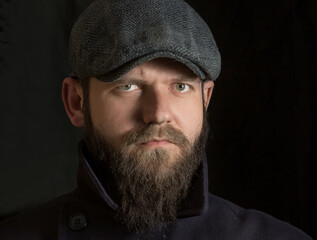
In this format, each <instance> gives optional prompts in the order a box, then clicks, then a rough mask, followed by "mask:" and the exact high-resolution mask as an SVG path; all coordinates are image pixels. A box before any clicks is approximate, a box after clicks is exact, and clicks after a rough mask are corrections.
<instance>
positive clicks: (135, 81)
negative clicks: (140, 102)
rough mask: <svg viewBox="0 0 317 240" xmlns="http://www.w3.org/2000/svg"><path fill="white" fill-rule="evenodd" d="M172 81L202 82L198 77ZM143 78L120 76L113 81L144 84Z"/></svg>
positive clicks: (116, 82)
mask: <svg viewBox="0 0 317 240" xmlns="http://www.w3.org/2000/svg"><path fill="white" fill-rule="evenodd" d="M171 80H172V81H173V82H195V83H199V82H202V80H201V79H200V78H199V77H196V78H186V77H184V78H182V77H181V78H173V79H171ZM144 82H145V80H143V79H139V78H125V77H123V78H121V79H119V80H117V81H115V82H114V83H115V84H129V83H136V84H144Z"/></svg>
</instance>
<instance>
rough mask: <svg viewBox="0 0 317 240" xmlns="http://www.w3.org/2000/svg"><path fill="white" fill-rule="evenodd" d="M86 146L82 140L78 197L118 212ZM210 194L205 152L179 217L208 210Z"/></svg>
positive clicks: (79, 148) (190, 215)
mask: <svg viewBox="0 0 317 240" xmlns="http://www.w3.org/2000/svg"><path fill="white" fill-rule="evenodd" d="M84 147H85V144H84V141H80V143H79V146H78V151H79V167H78V174H77V183H78V188H77V191H78V194H79V195H78V197H79V198H81V199H84V200H86V201H89V202H91V201H94V202H98V203H99V204H102V205H104V204H106V206H108V207H109V208H110V209H111V210H112V211H114V212H116V211H117V209H118V205H117V204H116V203H115V202H114V201H113V200H112V199H111V197H110V196H109V194H108V193H107V191H106V190H105V188H104V187H103V185H102V184H101V181H100V180H99V179H98V177H97V176H96V174H95V173H94V171H93V169H92V167H91V165H90V164H89V162H88V160H87V157H86V156H85V154H84V152H85V151H84ZM208 194H209V193H208V167H207V159H206V155H205V154H204V155H203V157H202V161H201V164H200V165H199V167H198V169H197V171H196V173H195V174H194V177H193V180H192V185H191V188H190V190H189V193H188V196H187V198H186V199H185V201H184V202H183V203H182V207H181V209H180V210H179V212H178V214H177V215H178V218H187V217H194V216H199V215H202V214H204V213H206V212H207V210H208Z"/></svg>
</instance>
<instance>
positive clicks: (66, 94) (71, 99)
mask: <svg viewBox="0 0 317 240" xmlns="http://www.w3.org/2000/svg"><path fill="white" fill-rule="evenodd" d="M62 97H63V102H64V107H65V110H66V113H67V115H68V117H69V119H70V121H71V122H72V124H73V125H74V126H76V127H84V126H85V122H84V113H83V110H82V106H83V99H84V98H83V91H82V88H81V86H80V83H79V81H78V80H77V79H74V78H71V77H68V78H65V79H64V81H63V88H62Z"/></svg>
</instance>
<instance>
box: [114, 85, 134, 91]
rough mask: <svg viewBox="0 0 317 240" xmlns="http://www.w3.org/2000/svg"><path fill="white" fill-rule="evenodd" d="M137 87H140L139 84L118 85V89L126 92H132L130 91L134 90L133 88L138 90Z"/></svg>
mask: <svg viewBox="0 0 317 240" xmlns="http://www.w3.org/2000/svg"><path fill="white" fill-rule="evenodd" d="M136 89H138V86H137V85H135V84H125V85H122V86H119V87H118V90H120V91H126V92H130V91H133V90H136Z"/></svg>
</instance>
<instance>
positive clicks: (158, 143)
mask: <svg viewBox="0 0 317 240" xmlns="http://www.w3.org/2000/svg"><path fill="white" fill-rule="evenodd" d="M171 143H172V142H171V141H169V140H167V139H151V140H149V141H146V142H142V143H141V144H140V145H143V146H149V147H151V146H154V147H155V146H164V145H167V144H171Z"/></svg>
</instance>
